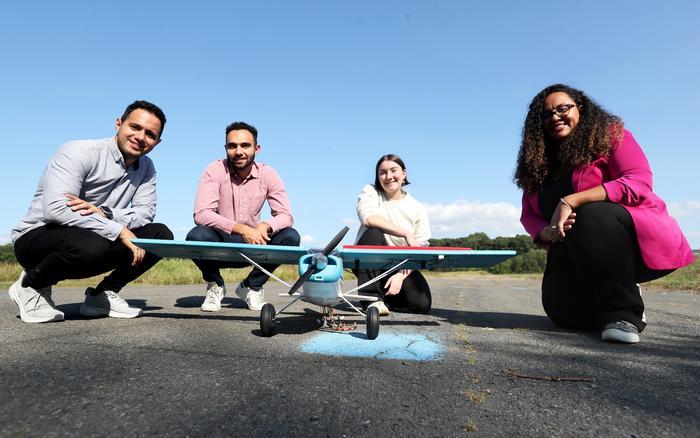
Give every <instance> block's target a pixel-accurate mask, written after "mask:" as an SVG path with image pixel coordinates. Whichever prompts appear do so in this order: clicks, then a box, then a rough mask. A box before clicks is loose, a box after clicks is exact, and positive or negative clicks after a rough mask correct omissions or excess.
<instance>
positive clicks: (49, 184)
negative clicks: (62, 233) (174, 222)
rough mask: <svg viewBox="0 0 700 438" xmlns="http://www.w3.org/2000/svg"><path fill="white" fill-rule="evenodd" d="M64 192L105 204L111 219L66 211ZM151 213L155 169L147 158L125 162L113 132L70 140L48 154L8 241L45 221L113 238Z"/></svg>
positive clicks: (147, 220)
mask: <svg viewBox="0 0 700 438" xmlns="http://www.w3.org/2000/svg"><path fill="white" fill-rule="evenodd" d="M66 193H68V194H73V195H75V196H77V197H78V198H80V199H82V200H84V201H87V202H90V203H91V204H93V205H95V206H98V207H100V206H103V205H104V206H107V207H109V208H111V209H112V212H113V213H114V219H113V220H109V219H107V218H104V217H102V216H101V215H99V214H91V215H88V216H82V215H81V214H80V212H79V211H72V210H71V209H70V208H69V207H67V206H66V202H68V199H67V198H66V196H65V194H66ZM155 214H156V170H155V167H154V165H153V161H151V159H150V158H148V157H141V158H139V160H138V161H137V162H136V163H135V164H134V165H132V166H129V167H125V164H124V157H123V156H122V153H121V152H120V151H119V148H118V147H117V143H116V140H115V138H114V137H110V138H105V139H101V140H79V141H71V142H68V143H66V144H64V145H62V146H61V147H60V148H59V149H58V151H57V152H56V153H55V154H54V156H53V157H51V159H50V160H49V164H48V165H47V166H46V170H44V173H43V175H42V176H41V179H40V180H39V186H38V187H37V189H36V193H35V194H34V199H32V203H31V205H30V206H29V210H28V211H27V214H26V216H25V217H24V219H22V221H21V222H20V223H19V224H18V225H17V226H16V227H15V228H14V229H13V230H12V241H13V242H15V241H16V240H17V239H19V237H20V236H22V235H23V234H24V233H26V232H28V231H30V230H33V229H34V228H38V227H41V226H43V225H46V224H49V223H56V224H61V225H68V226H75V227H80V228H85V229H88V230H91V231H94V232H95V233H97V234H99V235H100V236H102V237H105V238H107V239H109V240H115V239H117V237H119V233H120V232H121V230H122V227H127V228H128V229H133V228H138V227H141V226H144V225H146V224H149V223H151V222H152V221H153V219H154V217H155Z"/></svg>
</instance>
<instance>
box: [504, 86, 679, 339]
mask: <svg viewBox="0 0 700 438" xmlns="http://www.w3.org/2000/svg"><path fill="white" fill-rule="evenodd" d="M514 179H515V183H516V184H517V185H518V187H520V188H521V189H522V190H523V199H522V207H523V208H522V216H521V218H520V221H521V222H522V224H523V226H524V227H525V229H526V230H527V232H528V233H529V234H530V235H531V236H532V237H533V238H534V239H535V241H536V242H538V243H541V244H543V245H546V246H547V247H548V252H547V267H546V269H545V273H544V277H543V279H542V304H543V306H544V310H545V312H546V313H547V316H549V318H550V319H551V320H552V321H554V322H555V323H556V324H557V325H559V326H561V327H564V328H569V329H576V330H601V337H602V339H603V340H604V341H610V342H623V343H636V342H639V333H640V332H641V331H642V330H644V327H645V326H646V322H645V317H644V303H643V301H642V297H641V294H640V289H639V285H638V283H642V282H645V281H649V280H653V279H656V278H659V277H662V276H664V275H666V274H668V273H670V272H672V271H673V270H675V269H677V268H679V267H682V266H685V265H688V264H690V263H692V262H693V253H692V251H691V249H690V246H689V245H688V242H687V241H686V239H685V237H684V236H683V234H682V232H681V230H680V228H679V227H678V224H677V223H676V221H675V220H674V219H673V218H672V217H671V216H669V215H668V212H667V211H666V205H665V204H664V202H663V201H662V200H661V198H659V197H658V196H657V195H656V194H655V193H654V192H653V191H652V173H651V170H650V168H649V163H648V161H647V159H646V157H645V155H644V153H643V152H642V150H641V148H640V147H639V144H637V142H636V141H635V139H634V137H632V134H631V133H629V132H628V131H627V130H625V129H624V125H623V123H622V120H621V119H620V118H619V117H617V116H614V115H612V114H610V113H608V112H607V111H606V110H605V109H603V108H602V107H600V106H599V105H598V104H597V103H595V102H594V101H592V100H591V99H590V98H589V97H588V96H586V95H585V94H584V93H583V92H582V91H580V90H576V89H574V88H571V87H569V86H566V85H561V84H555V85H552V86H549V87H547V88H545V89H544V90H542V91H540V92H539V93H538V94H537V95H536V96H535V97H534V99H533V100H532V102H531V103H530V107H529V111H528V113H527V117H526V118H525V125H524V127H523V134H522V144H521V145H520V151H519V153H518V164H517V169H516V171H515V178H514Z"/></svg>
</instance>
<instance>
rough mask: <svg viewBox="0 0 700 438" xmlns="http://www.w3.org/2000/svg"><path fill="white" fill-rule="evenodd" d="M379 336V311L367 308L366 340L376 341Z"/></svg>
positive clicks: (374, 308)
mask: <svg viewBox="0 0 700 438" xmlns="http://www.w3.org/2000/svg"><path fill="white" fill-rule="evenodd" d="M377 335H379V309H377V308H376V307H369V308H368V309H367V339H370V340H372V339H376V338H377Z"/></svg>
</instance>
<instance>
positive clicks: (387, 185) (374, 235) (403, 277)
mask: <svg viewBox="0 0 700 438" xmlns="http://www.w3.org/2000/svg"><path fill="white" fill-rule="evenodd" d="M407 184H408V179H407V178H406V166H405V165H404V163H403V160H401V158H399V157H398V156H397V155H393V154H389V155H384V156H383V157H381V158H380V159H379V161H378V162H377V165H376V168H375V179H374V185H370V184H367V185H366V186H365V187H364V188H363V189H362V193H360V196H359V199H358V201H357V216H358V217H359V219H360V224H361V226H360V229H359V231H358V233H357V240H356V244H357V245H382V246H385V245H388V246H427V245H428V240H429V239H430V223H429V222H428V214H427V212H426V210H425V207H423V205H422V204H421V203H420V202H418V201H416V199H415V198H413V197H412V196H411V195H410V194H408V193H406V192H405V191H404V190H403V188H404V186H405V185H407ZM381 273H382V271H376V270H370V271H359V272H355V275H357V280H358V285H360V284H363V283H365V282H367V281H369V280H370V279H372V278H375V277H377V276H379V275H380V274H381ZM360 293H361V294H364V295H370V296H376V297H377V298H379V301H376V302H374V303H372V304H370V306H376V307H377V308H378V309H379V314H380V315H383V316H386V315H388V314H389V309H392V310H394V309H396V310H403V311H408V312H413V313H428V311H429V310H430V306H431V303H432V298H431V296H430V288H429V287H428V283H427V282H426V281H425V278H424V277H423V275H422V274H421V273H420V272H418V271H416V270H410V269H402V270H399V271H397V272H395V273H394V274H391V275H389V276H388V277H387V278H383V279H381V280H379V281H378V282H376V283H373V284H372V285H370V286H367V287H365V288H363V289H362V290H361V291H360Z"/></svg>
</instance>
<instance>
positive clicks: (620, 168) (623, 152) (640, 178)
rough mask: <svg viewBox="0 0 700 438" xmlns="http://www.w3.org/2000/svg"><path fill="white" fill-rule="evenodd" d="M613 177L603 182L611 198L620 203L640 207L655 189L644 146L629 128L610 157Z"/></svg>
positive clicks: (610, 168)
mask: <svg viewBox="0 0 700 438" xmlns="http://www.w3.org/2000/svg"><path fill="white" fill-rule="evenodd" d="M608 170H609V172H610V178H611V180H610V181H608V182H605V183H603V188H604V189H605V192H606V193H607V195H608V199H609V200H610V201H612V202H616V203H619V204H624V205H629V206H636V205H639V204H641V203H642V202H643V201H644V199H645V198H646V197H647V196H648V195H649V193H650V192H651V191H652V186H653V176H652V173H651V169H650V167H649V161H648V160H647V157H646V156H645V155H644V152H642V148H641V147H640V146H639V144H638V143H637V141H636V140H635V139H634V137H633V136H632V134H631V133H630V132H628V131H625V132H624V137H623V139H622V141H621V142H620V143H619V144H617V145H615V146H613V148H612V150H611V152H610V159H609V160H608Z"/></svg>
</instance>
